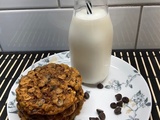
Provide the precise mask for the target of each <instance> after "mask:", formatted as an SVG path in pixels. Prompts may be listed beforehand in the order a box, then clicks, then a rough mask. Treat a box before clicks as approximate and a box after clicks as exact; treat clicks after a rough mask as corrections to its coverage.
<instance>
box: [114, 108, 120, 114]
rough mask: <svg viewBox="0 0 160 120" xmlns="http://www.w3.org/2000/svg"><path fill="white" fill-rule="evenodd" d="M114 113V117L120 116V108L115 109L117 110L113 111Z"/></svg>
mask: <svg viewBox="0 0 160 120" xmlns="http://www.w3.org/2000/svg"><path fill="white" fill-rule="evenodd" d="M114 113H115V114H116V115H119V114H121V108H120V107H117V108H116V109H115V110H114Z"/></svg>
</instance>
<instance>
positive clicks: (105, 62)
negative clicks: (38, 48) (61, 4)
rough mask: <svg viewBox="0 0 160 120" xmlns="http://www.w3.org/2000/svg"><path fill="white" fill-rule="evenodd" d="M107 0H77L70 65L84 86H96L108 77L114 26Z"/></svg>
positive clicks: (71, 35) (71, 29)
mask: <svg viewBox="0 0 160 120" xmlns="http://www.w3.org/2000/svg"><path fill="white" fill-rule="evenodd" d="M105 1H106V0H75V4H74V13H73V17H72V21H71V24H70V30H69V49H70V55H71V66H73V67H75V68H77V69H78V71H79V72H80V74H81V75H82V78H83V83H87V84H97V83H100V82H102V81H103V80H105V78H106V77H107V76H108V74H109V68H110V61H111V51H112V40H113V26H112V22H111V19H110V15H109V13H108V7H107V5H106V2H105Z"/></svg>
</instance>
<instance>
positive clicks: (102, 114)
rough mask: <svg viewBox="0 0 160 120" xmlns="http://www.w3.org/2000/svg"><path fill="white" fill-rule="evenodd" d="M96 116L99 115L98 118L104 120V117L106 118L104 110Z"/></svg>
mask: <svg viewBox="0 0 160 120" xmlns="http://www.w3.org/2000/svg"><path fill="white" fill-rule="evenodd" d="M98 116H99V118H100V120H105V118H106V115H105V114H104V112H100V113H99V114H98Z"/></svg>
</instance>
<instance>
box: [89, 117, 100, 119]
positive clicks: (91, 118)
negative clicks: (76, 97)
mask: <svg viewBox="0 0 160 120" xmlns="http://www.w3.org/2000/svg"><path fill="white" fill-rule="evenodd" d="M89 120H99V118H98V117H89Z"/></svg>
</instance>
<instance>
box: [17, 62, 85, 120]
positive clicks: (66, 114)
mask: <svg viewBox="0 0 160 120" xmlns="http://www.w3.org/2000/svg"><path fill="white" fill-rule="evenodd" d="M81 84H82V78H81V75H80V74H79V72H78V71H77V70H76V69H75V68H72V67H69V66H67V65H65V64H55V63H50V64H47V65H45V66H42V67H37V68H36V69H34V70H31V71H29V72H28V74H27V75H26V76H23V77H22V78H21V80H20V82H19V86H18V88H17V89H16V94H17V97H16V99H17V102H18V103H17V108H18V111H19V116H20V118H21V120H73V119H74V118H75V116H76V115H78V114H79V113H80V110H81V108H82V105H83V102H84V99H83V96H84V93H83V90H82V86H81Z"/></svg>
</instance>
